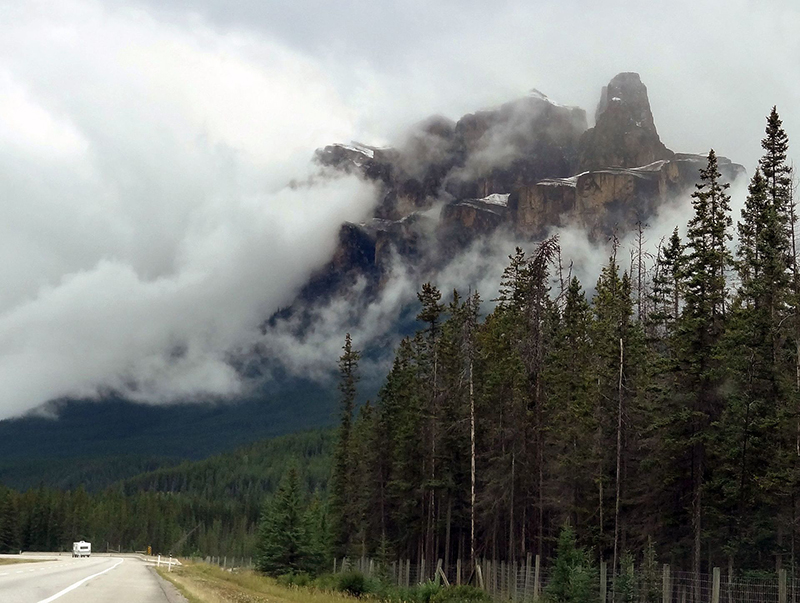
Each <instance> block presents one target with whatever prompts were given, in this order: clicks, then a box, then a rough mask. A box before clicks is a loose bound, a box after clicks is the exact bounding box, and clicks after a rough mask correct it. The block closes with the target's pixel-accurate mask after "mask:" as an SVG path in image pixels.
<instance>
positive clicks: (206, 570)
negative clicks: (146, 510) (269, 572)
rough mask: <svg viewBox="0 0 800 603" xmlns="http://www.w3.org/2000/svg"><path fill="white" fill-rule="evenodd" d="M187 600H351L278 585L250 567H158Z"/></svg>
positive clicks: (217, 602)
mask: <svg viewBox="0 0 800 603" xmlns="http://www.w3.org/2000/svg"><path fill="white" fill-rule="evenodd" d="M158 573H159V575H160V576H161V577H162V578H165V579H166V580H169V581H170V582H172V583H173V584H174V585H175V586H176V587H177V588H178V590H179V591H180V592H181V594H182V595H183V596H184V597H186V598H187V599H188V600H189V602H190V603H355V602H356V601H360V600H359V599H355V598H353V597H348V596H347V595H343V594H341V593H334V592H327V591H321V590H317V589H314V588H298V587H286V586H281V585H280V584H278V583H277V582H275V580H273V579H272V578H267V577H264V576H261V575H260V574H257V573H255V572H253V571H250V570H242V571H226V570H223V569H222V568H219V567H217V566H215V565H207V564H205V563H187V564H185V565H181V566H178V567H173V568H172V571H171V572H168V571H167V570H166V568H158Z"/></svg>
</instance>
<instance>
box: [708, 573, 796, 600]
mask: <svg viewBox="0 0 800 603" xmlns="http://www.w3.org/2000/svg"><path fill="white" fill-rule="evenodd" d="M711 603H719V568H718V567H715V568H714V583H713V585H712V587H711ZM784 603H786V602H785V601H784Z"/></svg>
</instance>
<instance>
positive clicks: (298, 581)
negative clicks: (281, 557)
mask: <svg viewBox="0 0 800 603" xmlns="http://www.w3.org/2000/svg"><path fill="white" fill-rule="evenodd" d="M277 580H278V584H281V585H282V586H308V585H309V584H311V576H309V575H308V574H306V573H305V572H300V573H293V572H290V573H288V574H283V575H281V576H278V578H277Z"/></svg>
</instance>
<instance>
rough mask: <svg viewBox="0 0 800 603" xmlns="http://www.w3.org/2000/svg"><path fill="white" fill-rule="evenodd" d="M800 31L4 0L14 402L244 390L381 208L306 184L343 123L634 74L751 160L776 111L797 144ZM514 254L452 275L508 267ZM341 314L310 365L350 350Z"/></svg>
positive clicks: (498, 6) (600, 9) (754, 10)
mask: <svg viewBox="0 0 800 603" xmlns="http://www.w3.org/2000/svg"><path fill="white" fill-rule="evenodd" d="M762 4H765V3H762ZM798 30H800V9H798V7H797V6H796V3H795V2H794V0H778V1H776V2H771V3H769V5H768V6H762V5H756V4H755V3H752V2H748V1H747V0H728V1H726V2H721V1H720V2H718V1H716V0H714V1H712V2H707V3H702V5H699V4H698V3H695V2H690V1H689V0H676V2H674V3H672V4H671V5H670V8H669V9H665V8H663V7H655V6H653V7H650V5H648V4H647V3H632V2H628V1H626V0H612V1H611V2H606V3H602V4H597V3H593V2H588V1H587V0H573V1H572V2H556V1H555V0H553V1H550V0H544V1H542V2H535V3H530V2H497V3H486V2H480V1H478V0H475V1H472V0H469V1H466V2H459V3H450V2H442V3H426V2H421V1H417V0H410V1H409V2H388V1H386V2H384V1H382V0H376V2H372V3H368V4H364V3H363V2H358V1H356V0H345V1H344V2H341V3H330V4H324V3H317V2H309V1H307V0H298V1H297V2H292V3H286V2H278V1H275V2H271V1H269V0H239V1H238V2H234V3H231V2H228V1H227V0H226V1H223V0H197V1H193V2H188V1H186V0H158V1H156V0H152V1H150V0H126V1H124V2H123V1H122V0H107V1H105V2H101V1H99V0H64V1H62V2H57V3H52V2H44V1H37V0H32V1H30V2H13V1H11V0H0V209H1V210H2V213H1V214H0V217H1V218H2V219H0V418H4V417H8V416H14V415H17V414H20V413H23V412H25V411H27V410H30V409H32V408H35V407H36V406H38V405H39V404H41V403H43V402H45V401H47V400H50V399H53V398H58V397H63V396H91V395H96V394H100V393H103V392H105V391H107V390H109V389H116V390H119V391H121V392H122V393H123V394H125V395H128V396H130V397H132V398H135V399H140V400H146V401H155V402H158V401H168V400H173V399H187V398H193V399H196V398H206V397H208V396H216V395H222V396H224V395H228V394H231V393H235V392H237V391H239V389H240V388H241V387H242V384H241V383H240V381H239V379H238V378H237V376H236V375H235V374H234V373H233V372H232V371H231V369H230V368H229V366H228V364H227V363H226V359H227V357H228V355H229V354H230V353H235V352H236V351H237V350H238V349H242V348H244V349H247V348H248V347H249V346H250V345H251V344H252V343H253V341H254V338H255V337H256V334H257V325H258V324H259V323H260V321H261V320H263V318H264V317H265V316H268V315H269V314H270V313H271V312H273V311H274V310H275V309H277V308H278V307H280V306H282V305H285V304H287V303H289V302H290V301H291V300H292V298H293V297H294V295H295V293H296V291H297V289H298V288H299V287H300V286H301V285H302V284H303V283H304V282H305V281H306V279H307V277H308V275H309V273H310V272H311V271H312V270H313V269H314V268H315V267H317V266H319V265H321V264H322V263H324V262H325V261H326V260H327V259H328V257H329V256H330V252H331V250H332V249H333V246H334V245H335V238H336V233H337V231H338V227H339V224H340V223H341V222H342V221H344V220H353V221H358V220H360V219H362V218H363V217H364V216H365V215H366V214H367V213H369V210H370V205H371V203H372V202H373V195H372V191H370V190H369V189H368V188H367V187H365V186H364V185H362V184H360V183H359V182H357V181H355V180H353V179H339V180H330V179H322V180H320V181H318V182H317V184H316V185H315V186H313V187H287V186H286V183H287V182H289V181H291V180H293V179H295V180H297V181H300V182H302V181H304V180H305V178H306V177H307V176H308V173H309V172H308V170H309V166H308V159H309V157H310V156H311V153H312V152H313V150H314V149H315V148H317V147H319V146H322V145H325V144H327V143H329V142H332V141H349V140H351V139H357V140H362V141H363V142H366V143H373V144H381V143H383V142H385V141H386V140H390V139H392V138H394V137H397V136H398V135H399V133H401V132H402V131H403V130H404V129H405V128H406V127H407V126H408V125H409V124H410V123H412V122H415V121H417V120H419V119H422V118H424V117H426V116H427V115H429V114H431V113H443V114H445V115H448V116H450V117H454V118H455V117H458V116H459V115H461V114H462V113H464V112H468V111H474V110H476V109H478V108H480V107H482V106H485V105H490V104H496V103H500V102H504V101H507V100H511V99H512V98H514V97H515V96H519V95H522V94H524V93H526V92H527V91H528V90H529V89H530V88H532V87H536V88H538V89H540V90H542V91H544V92H545V93H547V94H548V95H550V96H551V97H552V98H555V99H557V100H558V101H560V102H562V103H565V104H576V105H580V106H583V107H584V108H586V109H587V111H588V113H589V116H590V118H591V115H592V113H593V110H594V106H595V103H596V101H597V99H598V97H599V89H600V87H601V86H602V85H603V84H605V83H607V81H608V80H609V79H610V78H611V77H612V76H613V75H615V74H616V73H617V72H619V71H624V70H634V71H639V72H640V73H641V75H642V78H643V81H644V82H645V84H646V85H647V86H648V89H649V92H650V99H651V103H652V105H653V111H654V114H655V120H656V124H657V126H658V128H659V131H660V133H661V135H662V139H663V140H664V141H665V143H666V144H667V145H668V146H670V147H671V148H674V149H676V150H679V151H697V152H706V151H707V148H708V147H709V146H712V145H713V146H715V148H716V149H717V151H718V153H720V154H723V155H727V156H730V157H731V158H732V159H733V160H734V161H739V162H741V163H744V164H745V165H746V167H747V168H748V170H749V171H750V172H751V173H752V168H753V166H754V162H755V160H756V158H757V157H758V155H759V154H760V149H759V147H758V141H759V139H760V137H761V135H762V132H763V125H764V116H765V115H766V113H767V112H768V111H769V108H770V107H771V106H772V104H777V105H778V107H779V109H780V110H782V115H783V117H784V122H785V125H786V128H787V131H788V132H789V135H790V138H791V139H792V141H793V142H794V140H795V139H797V144H800V138H798V137H800V113H797V114H793V113H792V111H793V110H794V108H795V107H798V106H800V64H798V63H797V61H796V57H797V56H800V38H798V36H796V35H795V34H796V32H797V31H798ZM669 229H671V225H670V228H669ZM654 235H655V233H653V235H651V237H650V238H651V240H654V239H655V238H656V237H655V236H654ZM572 246H573V247H574V248H575V249H576V250H578V249H580V248H581V245H580V244H579V243H577V242H575V243H574V244H573V245H572ZM505 253H506V247H505V246H501V247H498V250H497V251H496V252H495V253H493V254H490V255H489V256H487V255H486V254H485V253H480V252H475V255H474V257H473V259H472V260H470V259H469V258H470V256H465V257H464V261H463V262H462V263H460V264H458V265H456V266H454V267H453V269H452V271H451V272H450V273H449V276H450V277H452V278H451V280H454V279H455V276H454V275H456V274H462V275H464V276H463V278H464V279H466V280H470V279H474V280H475V282H476V283H478V281H480V282H483V281H485V280H486V279H490V280H491V279H492V278H499V273H497V274H495V273H494V269H495V267H498V268H501V266H502V264H500V261H501V260H503V261H504V259H505V258H504V255H505ZM566 255H568V254H566ZM592 255H593V256H595V255H596V254H592ZM478 258H480V259H481V261H482V262H483V263H486V264H487V266H486V270H483V271H481V270H480V269H476V265H475V264H476V261H477V259H478ZM488 264H491V265H492V268H491V269H490V268H489V266H488ZM495 265H496V266H495ZM490 272H492V274H489V273H490ZM479 273H480V274H479ZM487 274H488V276H486V275H487ZM473 275H474V276H473ZM392 283H393V285H394V286H393V287H390V288H389V289H387V292H386V295H385V296H384V303H383V304H381V305H380V306H377V307H375V308H373V309H371V310H369V312H367V313H365V314H364V315H363V316H359V317H356V318H357V320H356V321H355V322H356V323H357V325H361V327H360V328H361V334H363V336H364V337H381V336H382V335H381V333H382V330H381V329H382V327H381V325H383V324H385V323H386V321H387V320H388V318H387V316H389V314H391V312H393V311H394V310H395V309H396V308H398V307H399V306H400V305H402V302H403V300H405V299H408V298H409V297H411V298H413V289H412V288H416V286H417V285H418V283H412V282H410V279H409V278H408V277H407V275H406V276H398V279H396V280H394V281H392ZM441 285H442V288H443V289H447V288H448V286H449V283H441ZM489 286H490V285H489V284H488V282H487V283H486V284H485V285H481V287H483V291H484V295H485V296H486V297H489V296H491V295H492V294H493V291H491V290H486V289H487V288H488V287H489ZM345 310H347V309H346V308H345V309H342V308H339V309H338V310H337V309H336V308H331V309H330V313H331V314H332V315H336V316H338V315H339V314H342V313H344V314H346V312H345ZM387 312H388V313H389V314H387ZM324 318H325V316H323V320H322V321H321V322H320V324H319V329H318V330H317V332H316V333H315V334H313V333H312V334H311V335H310V336H309V339H308V340H307V341H306V342H305V347H304V349H306V350H308V352H309V355H308V356H307V360H306V361H298V362H299V364H298V365H297V366H296V367H295V368H296V370H298V371H305V370H311V368H312V367H313V366H314V365H315V363H316V362H317V361H318V360H319V359H320V357H321V356H323V355H324V356H325V357H326V358H330V357H331V356H332V355H334V356H335V355H336V354H338V351H339V350H338V347H337V346H338V344H339V343H340V341H341V333H340V332H337V331H338V329H337V328H336V326H337V325H336V320H334V319H333V318H331V317H330V316H329V317H328V318H329V319H330V320H327V321H326V320H324ZM362 319H363V320H362ZM351 322H353V321H352V320H351ZM275 336H276V337H277V336H278V334H275ZM275 343H276V345H282V346H285V347H287V348H291V347H293V346H296V345H300V344H302V343H303V342H299V343H298V342H297V341H296V340H293V339H291V338H284V339H276V340H275ZM359 345H363V344H361V343H359ZM300 356H302V355H298V356H296V357H297V358H300ZM290 368H291V367H290Z"/></svg>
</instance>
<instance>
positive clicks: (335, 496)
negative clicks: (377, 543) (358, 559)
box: [331, 333, 360, 555]
mask: <svg viewBox="0 0 800 603" xmlns="http://www.w3.org/2000/svg"><path fill="white" fill-rule="evenodd" d="M342 350H343V351H342V355H341V356H340V357H339V395H340V408H341V419H340V423H339V433H338V439H337V443H336V448H335V450H334V454H333V469H332V472H331V516H332V522H331V524H332V525H331V527H332V530H333V547H334V549H335V552H336V554H337V555H341V554H344V553H346V552H347V547H348V545H349V543H350V539H351V537H352V536H353V534H354V533H355V526H354V525H353V518H354V517H355V513H354V509H353V501H354V496H355V494H356V489H357V484H356V483H355V473H354V457H353V451H352V448H353V443H352V432H353V411H354V409H355V402H356V394H357V385H358V380H359V373H358V361H359V358H360V353H359V352H358V350H356V349H354V348H353V340H352V338H351V337H350V333H347V335H346V336H345V341H344V346H343V347H342Z"/></svg>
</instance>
